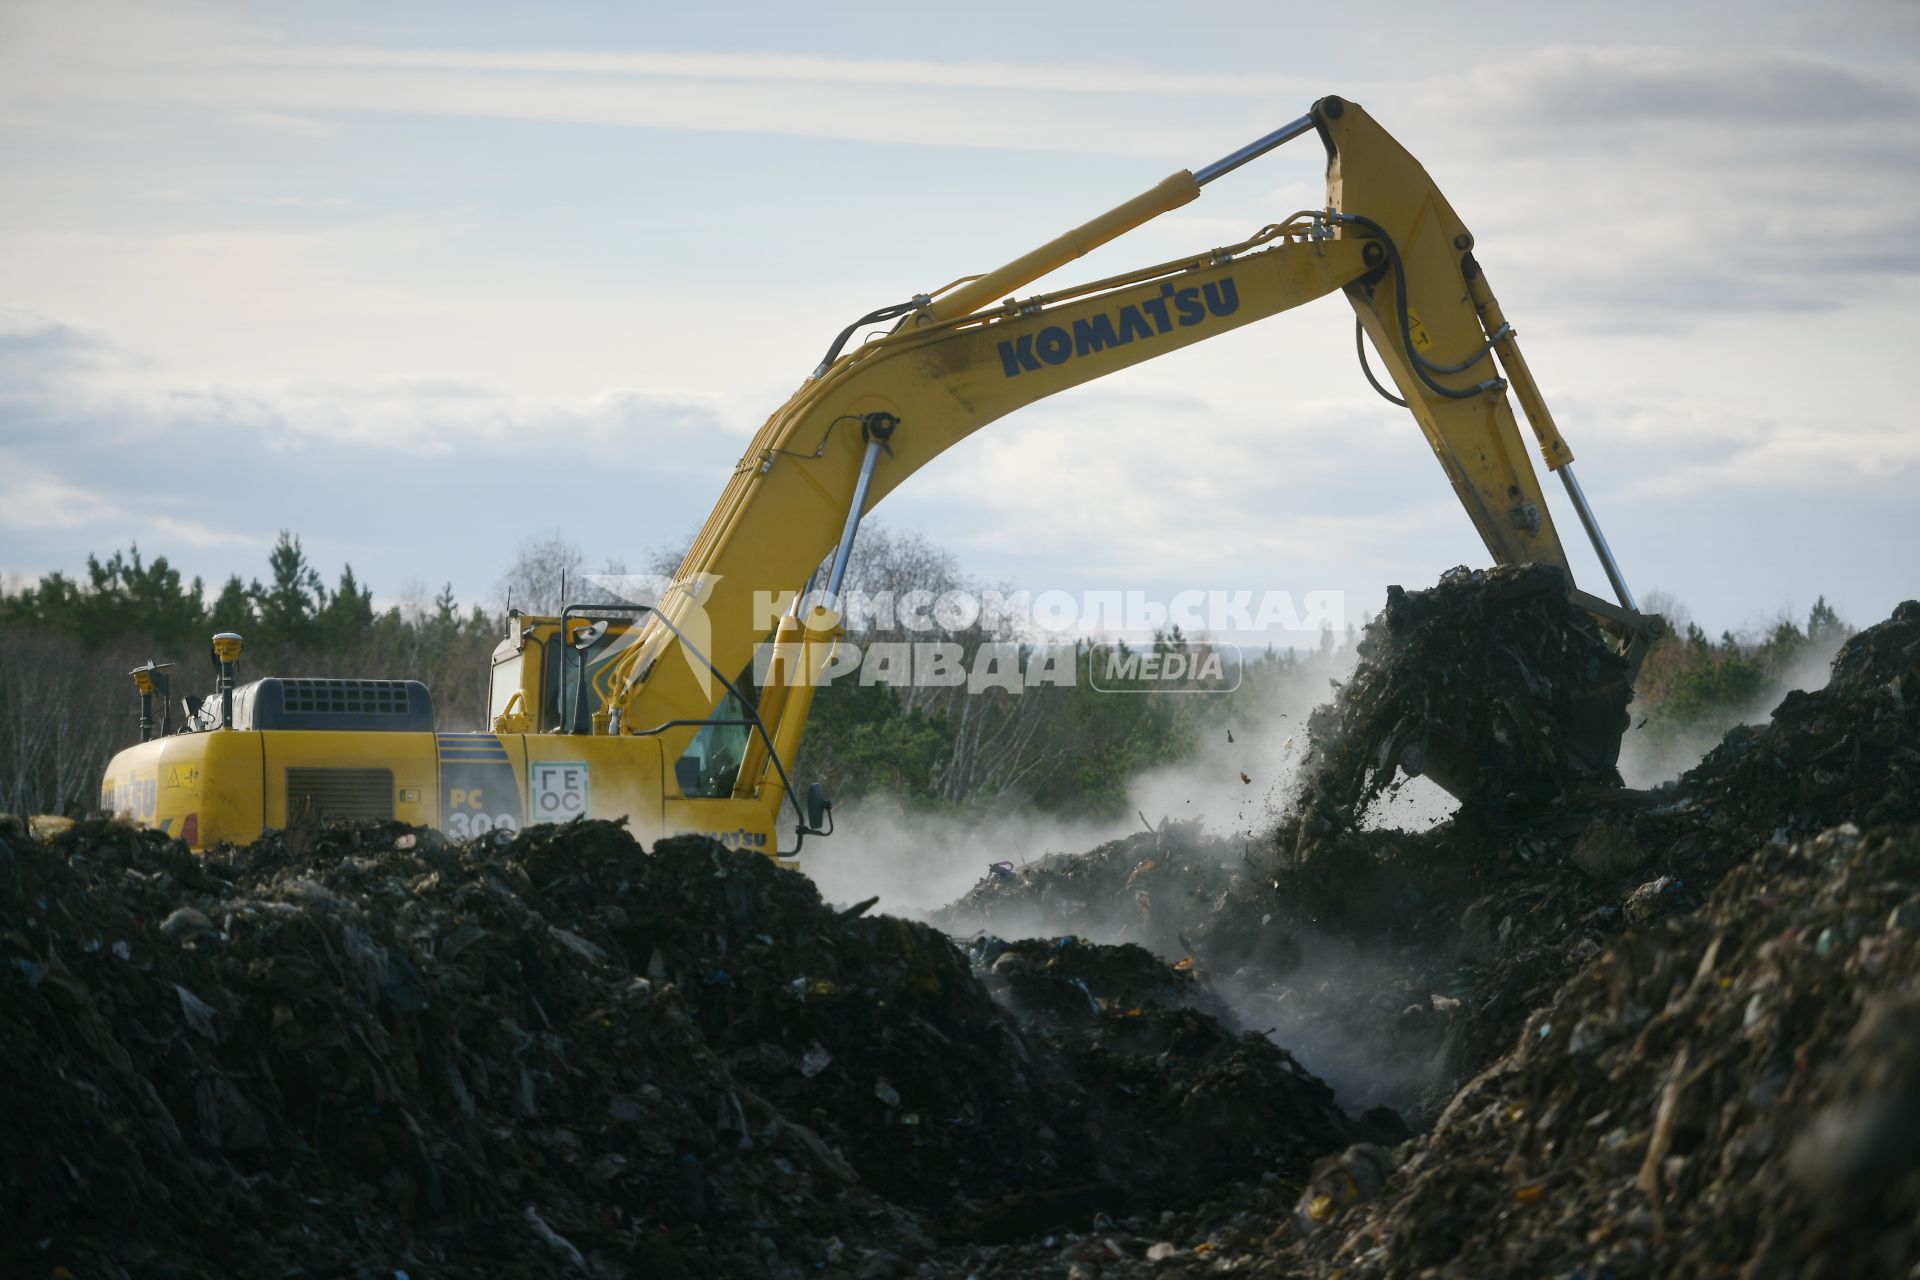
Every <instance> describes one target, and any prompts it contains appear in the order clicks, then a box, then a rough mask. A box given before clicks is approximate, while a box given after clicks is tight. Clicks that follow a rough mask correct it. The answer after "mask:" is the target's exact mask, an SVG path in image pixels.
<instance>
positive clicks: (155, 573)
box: [0, 533, 501, 814]
mask: <svg viewBox="0 0 1920 1280" xmlns="http://www.w3.org/2000/svg"><path fill="white" fill-rule="evenodd" d="M267 570H268V572H267V578H266V580H265V581H262V580H260V579H258V578H256V579H253V580H251V581H245V580H242V579H241V578H240V577H239V576H237V575H235V576H233V577H230V578H228V579H227V581H226V582H225V583H224V584H223V585H222V586H221V588H220V590H219V591H217V592H209V591H208V590H207V589H206V584H205V583H204V582H203V581H202V580H201V579H199V578H194V579H192V580H190V581H188V580H183V579H182V577H181V575H180V571H179V570H178V569H176V568H174V567H173V566H172V565H171V564H170V563H168V561H167V558H166V557H165V556H157V557H155V558H154V559H153V560H151V561H148V560H146V559H144V558H143V557H142V555H141V554H140V551H139V549H138V548H137V547H135V548H133V549H130V550H128V551H126V552H118V551H116V552H115V553H114V554H113V555H111V556H109V557H108V558H106V559H104V560H103V559H100V558H99V557H97V556H89V557H88V558H87V569H86V574H85V575H84V577H69V576H68V575H66V574H62V573H51V574H47V575H46V576H45V577H42V578H41V579H40V580H39V581H38V582H36V583H33V584H31V585H28V586H25V587H22V588H20V589H19V590H4V591H0V811H10V812H15V813H23V812H24V813H68V814H74V813H81V812H85V811H86V810H88V809H91V808H92V807H93V806H94V805H95V803H96V800H97V797H98V794H99V786H100V777H101V775H102V773H103V772H104V771H105V767H106V763H107V761H108V759H109V758H111V757H112V755H113V753H114V752H115V751H118V750H120V749H121V748H122V747H124V746H127V745H129V744H130V743H132V742H134V741H136V740H137V738H138V725H139V707H138V700H137V696H136V694H135V693H134V688H133V681H132V680H131V679H129V678H128V676H127V672H129V671H131V670H132V669H133V668H134V667H136V666H139V665H140V664H142V663H144V662H146V661H147V660H148V659H150V658H151V659H154V660H156V661H160V662H172V663H174V664H175V666H174V670H173V671H172V672H171V673H170V674H171V676H172V688H173V698H174V703H175V705H174V708H173V712H174V717H173V718H174V723H175V724H178V723H180V721H181V718H182V716H181V710H180V706H179V700H180V699H181V698H182V697H191V698H194V699H195V700H196V701H197V700H198V698H199V697H200V696H203V695H205V694H208V693H211V692H213V687H214V671H213V663H212V657H211V646H210V639H211V637H212V636H213V634H214V633H215V632H218V631H237V632H239V633H240V635H241V636H243V637H244V638H245V640H246V652H245V654H244V656H243V658H242V660H241V672H242V679H247V678H250V677H252V676H258V675H268V674H273V675H312V676H362V677H365V676H397V677H406V678H414V679H420V680H425V681H426V682H427V684H428V686H429V687H430V688H431V689H432V690H433V696H434V704H435V708H436V711H437V713H438V718H439V720H440V722H441V723H442V724H443V725H447V726H449V727H463V728H478V727H479V724H480V720H481V718H482V716H483V715H484V713H485V710H486V680H487V658H488V656H489V654H491V653H492V651H493V646H494V643H495V641H496V640H497V639H498V637H499V634H500V623H501V619H499V618H496V617H494V616H492V615H490V614H488V613H487V612H486V611H485V610H484V609H482V608H480V607H479V606H477V605H476V606H474V607H472V608H470V609H468V610H466V611H464V612H463V611H462V610H461V609H460V606H459V602H458V601H456V600H455V599H454V595H453V589H452V588H451V587H450V586H449V587H448V588H446V589H445V590H443V591H442V592H441V593H440V595H439V596H438V597H437V598H436V599H434V600H433V601H432V602H430V603H426V604H423V605H419V606H415V607H411V608H401V607H391V608H388V609H384V610H376V609H375V608H374V607H373V593H372V591H371V590H370V589H369V588H367V587H366V586H364V585H363V584H361V583H360V582H359V580H358V579H357V578H356V577H355V576H354V572H353V569H352V567H351V566H346V567H344V568H342V570H341V572H340V574H339V577H338V578H337V579H336V584H335V585H334V586H333V587H331V588H329V587H328V586H327V585H326V582H325V581H324V579H323V578H322V577H321V575H320V572H319V570H318V569H317V568H316V567H315V566H314V565H313V564H312V563H311V562H310V561H309V560H308V558H307V555H306V552H305V551H304V550H303V549H302V547H301V545H300V540H299V539H298V538H297V537H294V536H293V535H292V534H290V533H283V534H281V535H280V538H279V541H278V542H277V543H276V544H275V545H274V548H273V551H272V554H271V555H270V556H269V558H268V564H267Z"/></svg>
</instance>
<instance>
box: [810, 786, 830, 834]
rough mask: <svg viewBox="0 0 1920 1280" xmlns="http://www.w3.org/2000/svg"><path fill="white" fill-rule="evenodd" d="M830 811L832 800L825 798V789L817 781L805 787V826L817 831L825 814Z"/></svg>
mask: <svg viewBox="0 0 1920 1280" xmlns="http://www.w3.org/2000/svg"><path fill="white" fill-rule="evenodd" d="M832 812H833V801H831V800H829V799H827V789H826V788H825V787H823V786H821V785H820V784H819V783H817V782H816V783H814V784H813V785H811V786H809V787H808V788H807V826H809V827H811V828H812V829H813V830H814V831H815V832H818V831H819V830H820V824H821V823H823V822H825V821H826V820H827V815H828V814H830V813H832Z"/></svg>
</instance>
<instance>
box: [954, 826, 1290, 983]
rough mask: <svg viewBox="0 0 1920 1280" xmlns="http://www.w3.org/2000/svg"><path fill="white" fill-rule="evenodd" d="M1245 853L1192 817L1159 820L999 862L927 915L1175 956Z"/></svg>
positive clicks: (957, 927)
mask: <svg viewBox="0 0 1920 1280" xmlns="http://www.w3.org/2000/svg"><path fill="white" fill-rule="evenodd" d="M1251 855H1252V847H1251V843H1250V842H1248V841H1245V840H1239V839H1231V838H1225V837H1220V836H1215V835H1213V834H1211V833H1209V832H1207V831H1206V830H1205V829H1204V828H1203V827H1202V826H1201V824H1200V823H1199V822H1197V821H1187V822H1162V823H1161V824H1160V825H1159V826H1158V827H1157V828H1154V829H1152V830H1147V831H1138V832H1135V833H1133V834H1132V835H1129V836H1125V837H1123V838H1121V839H1118V840H1109V841H1108V842H1107V843H1105V844H1103V845H1100V846H1099V847H1097V848H1095V849H1091V850H1089V851H1087V852H1086V853H1050V854H1048V855H1046V856H1045V857H1043V858H1039V859H1036V860H1035V861H1033V862H1029V863H1027V864H1026V865H1024V866H1021V867H1015V866H1014V865H1013V864H1012V863H1011V862H1007V863H1003V864H1000V866H1001V868H1002V869H1001V870H1000V871H998V872H995V873H992V874H989V875H987V876H986V877H984V878H983V879H981V880H980V882H979V883H978V884H976V885H974V887H973V888H972V889H970V890H968V891H967V892H966V893H965V894H964V895H962V896H961V897H960V898H958V899H957V900H955V901H954V902H952V903H951V904H949V905H948V906H946V907H943V908H941V909H940V910H938V911H936V912H933V913H932V914H931V915H929V917H928V919H929V920H931V922H932V923H933V924H935V925H936V926H938V927H939V928H941V929H943V930H945V931H946V932H947V933H950V934H952V935H954V936H955V937H965V936H967V935H969V934H973V933H982V932H984V933H988V934H995V935H1001V936H1005V937H1012V938H1017V937H1022V936H1026V935H1031V934H1043V933H1044V934H1051V935H1060V934H1072V935H1074V936H1076V937H1081V938H1089V939H1093V940H1095V941H1099V942H1113V943H1135V944H1137V945H1139V946H1141V947H1144V948H1146V949H1147V950H1148V951H1151V952H1153V953H1154V954H1155V955H1160V956H1172V957H1174V958H1176V959H1177V958H1180V957H1184V956H1186V955H1188V954H1189V953H1191V951H1192V950H1193V948H1192V946H1191V945H1190V944H1189V943H1188V942H1187V941H1186V937H1187V935H1188V934H1190V933H1192V932H1193V931H1194V930H1196V929H1198V928H1200V927H1201V926H1202V925H1203V924H1204V923H1205V922H1207V921H1208V920H1210V919H1211V918H1212V917H1213V915H1214V913H1215V912H1216V911H1218V910H1219V908H1220V904H1221V901H1222V899H1223V897H1224V895H1225V894H1226V892H1227V890H1228V889H1229V888H1231V887H1232V885H1233V883H1234V879H1235V877H1236V876H1238V875H1241V874H1242V873H1244V872H1245V871H1246V870H1247V868H1248V866H1249V860H1250V858H1251Z"/></svg>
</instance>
